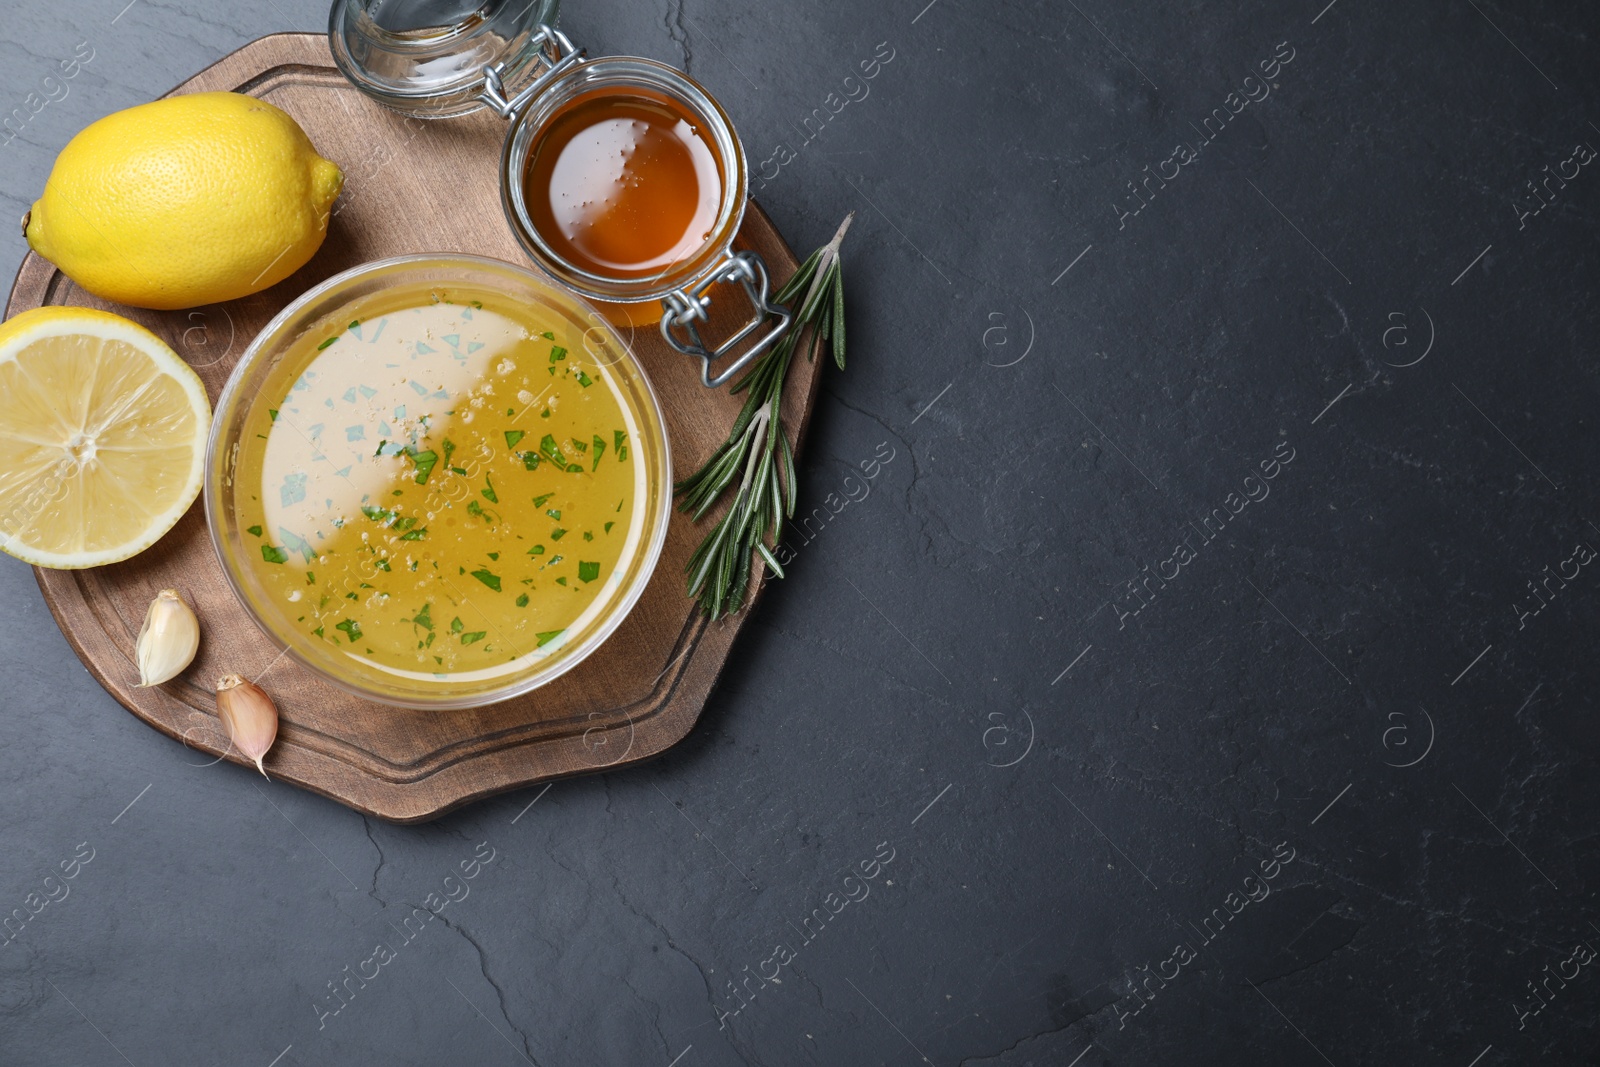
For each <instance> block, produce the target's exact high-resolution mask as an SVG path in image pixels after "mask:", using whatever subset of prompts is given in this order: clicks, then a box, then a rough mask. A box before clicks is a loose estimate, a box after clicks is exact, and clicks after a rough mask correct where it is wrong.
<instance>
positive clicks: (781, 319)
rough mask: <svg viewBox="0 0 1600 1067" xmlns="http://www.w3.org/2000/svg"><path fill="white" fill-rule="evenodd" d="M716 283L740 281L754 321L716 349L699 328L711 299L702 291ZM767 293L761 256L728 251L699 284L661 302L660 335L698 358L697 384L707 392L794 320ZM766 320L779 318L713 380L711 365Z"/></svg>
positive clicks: (782, 332)
mask: <svg viewBox="0 0 1600 1067" xmlns="http://www.w3.org/2000/svg"><path fill="white" fill-rule="evenodd" d="M720 282H739V283H740V284H741V285H743V286H744V291H745V295H746V296H748V297H749V298H750V303H751V305H752V306H753V307H754V308H755V317H754V318H753V319H751V320H750V321H749V322H747V323H745V325H744V326H743V327H742V328H741V329H740V330H739V332H738V333H736V334H734V335H733V336H732V337H730V338H728V340H726V341H724V342H723V343H722V344H720V345H718V346H717V347H716V348H715V349H708V348H707V347H706V344H705V341H704V340H703V339H702V338H701V336H700V326H699V324H700V323H702V322H705V321H706V320H707V316H706V309H707V308H709V307H710V306H711V297H709V296H707V295H706V293H707V291H708V290H709V289H710V288H711V287H712V286H713V285H716V284H718V283H720ZM770 293H771V283H770V281H769V279H768V277H767V265H766V264H765V263H764V262H762V260H761V257H760V256H758V255H756V254H755V253H754V252H735V253H732V254H731V255H729V256H728V258H727V259H726V260H724V261H723V262H722V263H721V264H719V265H718V266H717V268H716V269H715V270H713V271H712V272H711V274H710V276H709V277H707V278H706V279H705V280H704V281H702V282H700V284H698V285H696V286H694V287H693V288H692V289H688V290H684V289H679V290H677V291H676V292H673V293H668V294H667V295H666V296H665V297H663V298H662V301H661V303H662V304H663V305H665V307H666V310H667V313H666V314H665V315H663V316H662V317H661V336H662V337H663V338H664V339H665V340H666V342H667V344H669V345H671V346H672V347H673V348H675V349H677V350H678V351H679V352H682V353H683V354H684V355H686V356H695V357H698V358H699V360H700V381H701V382H702V383H703V384H704V385H706V386H708V387H710V388H716V387H717V386H719V385H722V384H723V383H724V382H726V381H728V380H729V379H730V378H732V377H733V376H734V375H735V374H738V373H739V372H740V371H741V370H743V369H744V368H745V367H747V366H749V365H750V362H751V361H752V360H754V359H755V358H756V357H758V356H760V355H761V354H762V353H764V352H766V351H767V349H769V348H771V347H772V346H773V344H775V343H776V342H777V341H778V339H779V338H781V337H782V336H783V335H784V334H785V333H787V332H788V331H789V323H790V322H791V320H792V319H793V317H794V316H793V315H791V314H790V313H789V309H788V308H786V307H782V306H780V305H778V304H774V303H772V301H771V300H770V299H768V297H769V295H770ZM769 316H777V320H778V321H777V322H776V323H774V324H773V326H772V328H771V329H770V330H768V331H767V333H766V335H765V336H763V337H762V338H761V339H760V340H759V341H757V342H756V343H755V344H753V345H751V346H750V348H749V350H747V351H746V352H745V353H744V354H743V355H741V356H739V358H738V359H735V360H734V361H733V362H732V363H731V364H729V365H728V367H727V369H726V370H724V371H722V373H720V374H717V375H715V376H713V375H712V373H711V365H712V364H713V363H714V362H716V361H717V360H719V359H721V358H723V357H724V356H726V355H728V354H729V353H731V352H732V351H733V350H734V349H735V348H737V347H738V346H739V344H740V343H741V342H742V341H744V339H745V338H747V337H749V336H750V335H751V334H753V333H755V332H756V331H757V330H759V329H761V326H762V324H763V323H764V322H766V321H767V318H768V317H769ZM680 330H681V331H682V333H683V339H682V340H680V339H679V336H678V333H679V331H680Z"/></svg>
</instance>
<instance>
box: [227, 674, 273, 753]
mask: <svg viewBox="0 0 1600 1067" xmlns="http://www.w3.org/2000/svg"><path fill="white" fill-rule="evenodd" d="M217 716H218V717H219V718H220V719H221V720H222V725H223V727H224V728H225V729H226V730H227V731H228V739H229V740H230V741H232V742H233V746H234V747H235V748H237V749H238V750H239V751H240V752H242V753H244V755H245V757H246V758H247V759H252V760H254V761H255V764H256V769H257V770H259V771H260V772H261V775H262V777H263V778H264V777H266V774H267V769H266V768H265V767H263V766H262V765H261V757H263V756H265V755H266V754H267V751H268V750H269V749H271V748H272V743H273V742H274V741H276V740H277V739H278V708H277V706H276V705H275V704H273V703H272V698H271V697H269V696H267V694H266V691H265V690H263V689H262V688H261V687H260V686H259V685H256V684H255V683H254V682H247V681H245V680H244V679H243V678H241V677H240V676H239V675H237V674H226V675H223V676H222V678H221V680H220V681H218V682H217Z"/></svg>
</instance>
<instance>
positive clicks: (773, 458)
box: [674, 211, 855, 619]
mask: <svg viewBox="0 0 1600 1067" xmlns="http://www.w3.org/2000/svg"><path fill="white" fill-rule="evenodd" d="M854 219H855V212H853V211H852V212H851V213H850V214H849V215H847V216H846V217H845V220H844V222H843V223H842V224H841V225H840V226H839V232H838V233H836V234H834V235H833V240H832V241H829V242H828V243H827V244H826V245H824V246H823V247H821V248H819V249H817V250H816V251H815V252H813V253H811V256H810V257H809V258H808V259H807V260H806V261H805V263H803V264H801V266H800V269H799V270H797V271H795V274H794V277H793V278H790V279H789V281H788V283H787V284H785V285H784V287H783V288H782V289H780V290H779V291H778V293H777V295H776V296H775V297H773V301H774V302H775V303H778V304H781V305H784V306H787V307H793V306H794V305H793V304H792V303H790V301H792V300H794V299H795V297H797V296H799V295H800V294H801V293H802V292H803V293H804V294H805V298H804V299H803V300H802V301H801V302H800V310H799V312H798V313H797V314H796V315H795V319H794V324H793V326H792V327H791V328H790V330H789V332H788V333H787V334H785V335H784V337H783V339H782V340H780V341H779V342H778V343H777V344H776V345H774V346H773V347H772V349H771V350H770V351H769V352H767V353H766V355H764V356H762V357H761V358H759V359H757V360H756V361H755V362H754V363H753V364H751V365H750V370H749V371H748V372H747V373H746V374H745V375H744V377H742V378H740V379H739V381H738V382H736V383H735V384H734V386H733V388H732V389H731V390H729V391H730V392H733V393H738V392H741V391H742V392H744V393H745V394H746V396H745V401H744V407H743V408H741V409H740V411H739V417H738V418H737V419H735V420H734V423H733V430H732V431H731V432H730V433H729V434H728V439H727V440H726V441H724V442H723V443H722V445H721V446H720V447H718V449H717V450H716V452H714V453H712V455H711V458H710V459H708V460H707V461H706V463H705V466H703V467H701V468H700V469H699V470H698V471H696V472H695V473H694V474H692V475H690V476H689V477H687V478H685V479H684V480H683V481H681V482H679V483H678V484H677V485H676V486H675V487H674V491H675V493H676V494H677V496H678V509H679V510H680V511H683V512H685V513H687V514H690V515H693V516H694V519H695V521H696V522H698V521H699V520H700V519H701V518H702V517H703V516H704V515H705V514H706V512H708V511H710V510H711V509H712V508H713V507H715V506H716V503H717V501H718V500H720V499H721V498H722V495H723V494H724V493H725V492H727V490H728V489H729V487H730V486H733V485H734V484H735V482H737V483H738V489H737V491H736V492H735V493H734V497H733V504H732V506H731V507H729V508H728V513H727V514H726V515H724V516H723V517H722V519H721V521H719V522H718V523H717V525H716V527H715V528H714V529H713V530H712V531H711V533H710V534H708V535H707V536H706V539H705V540H704V541H702V542H701V543H700V547H699V548H697V549H696V550H695V553H694V555H693V556H691V557H690V559H689V566H688V568H687V572H688V575H689V595H690V596H692V597H697V598H699V601H700V607H701V608H702V610H704V611H705V613H706V614H707V615H710V616H711V617H712V618H713V619H720V618H722V617H723V616H724V615H727V614H730V613H731V612H734V611H737V610H738V609H739V606H740V605H741V604H743V603H744V595H745V592H746V590H747V589H748V587H749V584H750V569H751V565H752V560H753V558H754V556H755V555H757V554H759V555H760V556H761V558H762V559H763V560H764V561H765V562H766V564H767V567H768V568H769V569H770V570H771V571H772V573H773V574H775V575H777V576H778V577H779V578H782V577H783V567H782V565H780V564H779V563H778V558H777V557H776V556H775V555H773V553H772V547H769V546H776V545H777V544H778V542H779V541H780V540H781V539H782V537H783V521H784V519H785V518H792V517H793V516H794V502H795V497H796V495H797V481H796V476H795V469H794V451H793V450H792V449H791V448H790V446H789V438H788V435H787V434H785V433H784V430H783V418H782V414H781V412H782V405H783V385H784V382H785V381H787V380H788V377H789V365H790V364H791V363H792V362H793V361H794V354H795V350H796V349H798V348H799V347H800V342H801V340H802V339H803V338H805V337H806V336H807V335H808V334H809V335H810V336H811V337H812V338H814V339H816V341H817V343H820V342H823V341H825V342H828V344H829V345H830V346H831V348H832V349H833V359H834V362H835V363H837V364H838V365H839V369H840V370H843V369H844V340H845V338H844V264H843V262H842V260H841V259H840V258H839V246H840V245H841V244H843V242H844V235H845V233H846V232H847V231H848V230H849V229H850V223H851V222H852V221H853V220H854ZM811 351H812V354H813V357H814V355H815V348H812V350H811Z"/></svg>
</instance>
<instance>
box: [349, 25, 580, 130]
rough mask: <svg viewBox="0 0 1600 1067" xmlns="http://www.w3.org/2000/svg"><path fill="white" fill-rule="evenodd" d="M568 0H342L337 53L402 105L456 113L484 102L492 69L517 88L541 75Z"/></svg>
mask: <svg viewBox="0 0 1600 1067" xmlns="http://www.w3.org/2000/svg"><path fill="white" fill-rule="evenodd" d="M560 6H561V4H560V0H532V2H529V0H334V4H333V9H332V12H331V13H330V15H329V18H328V38H329V43H330V45H331V47H332V49H333V59H334V62H335V63H336V64H337V65H338V67H339V70H340V71H341V72H343V74H344V75H345V77H347V78H349V79H350V81H351V82H352V83H354V84H355V86H356V87H357V88H359V89H361V90H362V91H363V92H365V93H367V94H368V95H369V96H371V97H373V98H374V99H376V100H377V101H378V102H380V103H382V104H384V105H385V106H387V107H390V108H393V109H394V110H396V111H403V112H405V113H407V114H411V115H415V116H417V117H419V118H450V117H452V116H456V115H465V114H467V113H469V112H472V111H476V110H478V109H479V108H481V107H483V106H484V100H483V99H482V93H483V91H484V87H485V72H486V71H487V70H489V69H490V68H497V69H498V71H499V74H500V79H501V81H502V83H503V88H502V87H501V86H496V87H495V88H496V90H497V91H502V92H505V93H506V94H507V95H508V96H509V95H515V94H516V93H517V92H518V91H520V89H521V88H523V87H524V86H525V85H526V84H527V83H530V82H532V81H533V79H534V78H535V77H537V75H538V73H539V70H540V64H539V63H538V59H539V56H540V54H541V51H542V50H543V48H544V46H545V43H546V41H547V38H546V37H544V36H541V32H540V31H541V27H542V26H544V25H552V26H553V25H554V24H555V21H556V16H557V15H558V14H559V10H560Z"/></svg>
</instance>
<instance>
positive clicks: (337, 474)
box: [208, 267, 670, 706]
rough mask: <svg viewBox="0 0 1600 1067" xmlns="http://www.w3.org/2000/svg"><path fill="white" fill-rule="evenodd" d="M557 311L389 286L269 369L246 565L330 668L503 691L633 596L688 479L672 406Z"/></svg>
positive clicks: (342, 312) (427, 687) (261, 396)
mask: <svg viewBox="0 0 1600 1067" xmlns="http://www.w3.org/2000/svg"><path fill="white" fill-rule="evenodd" d="M505 269H506V270H513V269H514V268H509V267H507V268H505ZM553 310H554V309H552V308H550V307H542V306H539V305H537V304H532V303H528V302H525V301H521V300H516V299H508V298H507V297H506V295H505V294H503V293H501V292H499V291H497V290H496V289H495V288H494V287H492V286H482V285H472V284H451V285H441V284H435V283H428V282H418V283H415V284H403V283H402V284H397V285H392V286H385V287H382V288H379V289H377V290H376V291H374V292H372V293H370V294H367V295H365V296H362V297H360V298H357V299H355V300H352V301H350V302H348V303H344V304H341V305H339V306H338V307H337V309H336V311H335V312H334V313H333V314H332V315H323V316H321V317H320V318H319V319H318V320H316V321H315V322H314V323H311V324H308V327H307V328H306V329H303V330H301V331H300V332H299V334H298V336H296V337H295V338H294V339H293V340H292V341H291V342H289V343H287V344H286V345H284V346H283V348H282V349H281V351H280V352H279V354H278V355H277V358H275V359H274V360H272V361H271V366H270V367H269V368H266V369H265V370H264V372H263V373H260V374H258V375H257V376H256V380H255V381H254V382H253V383H252V385H251V389H252V391H253V394H254V395H253V397H251V398H250V400H249V401H248V403H247V405H246V409H245V410H242V411H241V412H240V413H239V416H238V418H237V420H236V421H237V443H238V447H237V452H236V454H235V456H234V458H233V463H232V471H231V475H232V476H231V479H230V484H229V486H228V487H227V489H226V490H225V492H224V495H225V496H226V497H227V499H228V504H229V509H230V514H229V516H228V521H227V523H226V524H225V525H226V527H227V532H228V534H229V537H228V538H225V540H228V539H231V540H232V542H233V544H232V546H231V551H229V550H225V555H228V556H230V557H231V558H230V559H229V560H228V561H227V562H228V563H229V566H228V567H227V569H228V570H229V571H230V578H232V579H233V580H234V582H235V585H236V587H238V588H239V590H240V592H241V594H242V597H243V599H244V600H245V601H246V603H247V604H249V605H250V607H251V608H252V610H253V611H254V612H255V613H256V614H257V616H258V619H259V621H261V622H262V623H263V624H264V625H265V627H266V628H267V629H268V630H269V631H270V632H272V633H274V634H275V635H276V636H279V637H280V639H281V640H283V641H284V643H285V644H287V645H288V646H289V647H290V648H291V649H292V650H293V651H294V652H295V653H296V654H297V656H299V658H301V659H302V660H303V661H305V662H307V663H308V664H309V665H311V666H313V667H314V668H317V669H318V670H319V671H321V672H322V673H323V674H325V675H327V676H328V677H329V678H330V679H331V680H333V681H335V682H339V683H341V684H345V685H346V686H348V687H351V688H355V689H357V690H358V691H362V692H364V693H365V694H367V695H371V696H375V697H376V698H378V699H386V700H389V701H391V702H395V703H416V704H442V705H453V706H459V705H463V704H469V703H482V702H484V701H485V700H487V699H500V698H502V697H503V695H505V694H506V692H507V691H508V689H516V690H519V691H520V689H524V688H528V687H529V683H530V682H531V683H532V684H539V682H541V681H543V680H548V678H549V677H553V676H554V674H555V673H559V670H563V669H565V667H566V666H570V665H571V664H570V663H565V664H563V663H562V662H561V661H562V660H563V659H568V660H571V661H572V662H575V661H576V658H581V656H582V655H583V654H586V653H587V651H589V650H590V649H592V648H593V647H594V646H595V645H596V644H598V643H599V640H603V638H604V633H609V631H610V629H611V628H614V626H615V625H616V623H617V622H619V621H620V613H621V612H625V611H626V608H627V607H628V606H631V600H632V599H633V598H636V597H637V595H638V592H639V591H640V588H641V587H642V584H643V580H644V579H645V578H647V577H648V572H649V569H650V567H651V566H653V564H654V559H655V556H656V554H658V553H659V547H660V536H661V533H662V532H663V531H664V522H665V519H664V509H663V507H662V502H663V501H665V499H666V491H667V487H668V485H669V484H670V477H668V476H667V475H666V474H665V470H666V467H665V464H664V460H665V439H664V436H663V434H662V430H661V427H660V419H659V412H658V411H657V410H656V409H655V406H654V398H653V396H651V395H648V385H647V383H645V382H644V379H643V375H642V373H641V372H639V371H638V370H637V368H636V367H635V366H634V365H633V363H632V359H631V357H626V358H625V359H622V358H611V357H614V356H620V355H623V354H624V352H623V350H622V349H621V348H620V342H615V344H616V345H617V347H614V348H602V349H601V352H602V353H609V355H601V356H600V358H597V356H596V351H595V346H594V344H593V343H592V336H589V335H592V333H593V329H594V328H593V327H587V328H585V329H581V330H580V329H578V326H579V325H580V324H578V323H574V322H573V321H572V320H571V319H570V317H568V316H566V315H562V314H556V313H552V312H553ZM270 330H271V328H270V327H269V332H270ZM641 390H643V393H641ZM644 397H647V398H648V401H649V402H648V403H643V402H642V399H643V398H644ZM641 441H642V442H643V445H644V454H643V455H641V454H640V445H641ZM208 499H209V498H208ZM601 631H604V633H601ZM597 635H598V636H597Z"/></svg>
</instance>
